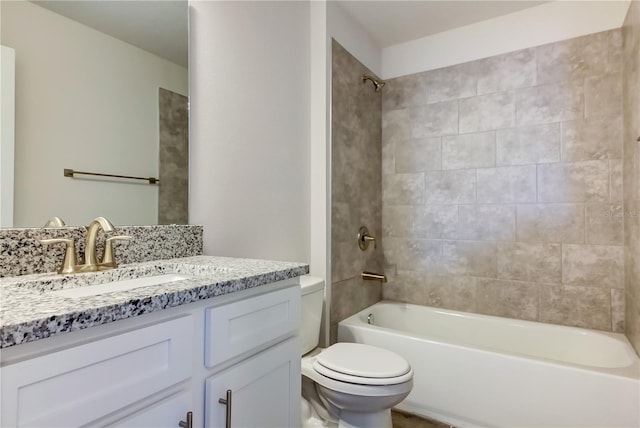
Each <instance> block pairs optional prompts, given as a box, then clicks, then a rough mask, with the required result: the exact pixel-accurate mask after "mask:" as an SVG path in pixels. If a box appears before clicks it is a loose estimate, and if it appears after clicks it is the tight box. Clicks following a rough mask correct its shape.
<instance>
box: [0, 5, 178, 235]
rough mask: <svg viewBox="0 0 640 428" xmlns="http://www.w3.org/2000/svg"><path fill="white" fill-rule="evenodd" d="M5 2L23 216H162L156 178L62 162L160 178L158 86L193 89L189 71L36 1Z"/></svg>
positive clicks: (119, 219)
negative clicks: (142, 179)
mask: <svg viewBox="0 0 640 428" xmlns="http://www.w3.org/2000/svg"><path fill="white" fill-rule="evenodd" d="M1 7H2V14H1V19H2V25H1V37H2V44H3V45H7V46H10V47H12V48H14V49H15V51H16V129H15V150H16V152H15V190H16V192H15V219H14V220H15V224H16V225H17V226H41V225H42V224H44V222H45V220H46V219H47V218H48V217H51V216H54V215H57V216H60V217H62V218H63V219H64V220H65V221H66V222H67V223H68V224H88V222H89V221H91V219H93V218H94V217H96V216H98V215H103V216H106V217H108V218H109V219H110V220H112V221H113V222H114V223H115V224H155V223H156V222H157V187H156V186H151V185H148V184H127V183H120V182H118V183H114V182H105V181H90V180H86V179H84V180H83V179H70V178H65V177H63V175H62V170H63V169H64V168H73V169H77V170H83V171H95V172H107V173H115V174H125V175H136V176H138V175H139V176H157V174H158V87H159V86H161V87H164V88H166V89H169V90H172V91H175V92H178V93H181V94H185V95H186V94H187V93H188V74H187V70H186V69H185V68H184V67H180V66H178V65H175V64H173V63H171V62H168V61H166V60H164V59H161V58H159V57H157V56H155V55H152V54H150V53H148V52H145V51H143V50H141V49H139V48H136V47H134V46H132V45H129V44H127V43H124V42H122V41H120V40H117V39H114V38H112V37H110V36H107V35H105V34H103V33H100V32H97V31H95V30H93V29H91V28H89V27H86V26H84V25H81V24H79V23H77V22H75V21H72V20H70V19H67V18H64V17H62V16H60V15H57V14H55V13H53V12H50V11H48V10H46V9H44V8H41V7H39V6H36V5H34V4H33V3H30V2H26V1H3V2H1Z"/></svg>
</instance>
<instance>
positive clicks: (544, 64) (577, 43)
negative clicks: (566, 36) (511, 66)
mask: <svg viewBox="0 0 640 428" xmlns="http://www.w3.org/2000/svg"><path fill="white" fill-rule="evenodd" d="M607 48H608V37H607V34H606V33H597V34H590V35H587V36H583V37H577V38H575V39H570V40H564V41H561V42H556V43H550V44H547V45H543V46H540V47H538V48H536V50H537V58H538V83H551V82H560V81H568V80H571V81H581V80H583V79H584V78H585V77H588V76H595V75H599V74H603V73H606V71H607V64H608V49H607Z"/></svg>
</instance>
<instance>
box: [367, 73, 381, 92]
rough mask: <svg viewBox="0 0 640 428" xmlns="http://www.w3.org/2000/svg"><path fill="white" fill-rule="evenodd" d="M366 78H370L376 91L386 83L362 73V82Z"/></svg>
mask: <svg viewBox="0 0 640 428" xmlns="http://www.w3.org/2000/svg"><path fill="white" fill-rule="evenodd" d="M367 80H371V83H373V86H375V87H376V92H380V89H382V87H383V86H384V85H385V84H386V83H385V82H384V81H383V80H378V79H376V78H375V77H372V76H367V75H366V74H363V75H362V83H365V82H366V81H367Z"/></svg>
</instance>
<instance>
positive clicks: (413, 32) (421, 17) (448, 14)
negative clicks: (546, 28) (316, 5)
mask: <svg viewBox="0 0 640 428" xmlns="http://www.w3.org/2000/svg"><path fill="white" fill-rule="evenodd" d="M337 2H338V3H339V4H340V5H341V6H342V7H343V9H344V10H345V11H346V12H347V13H348V14H349V15H350V16H351V17H352V18H353V19H354V20H355V21H356V22H358V23H359V24H360V25H361V26H362V28H364V30H365V31H366V32H367V33H369V35H370V36H371V37H372V38H373V39H374V40H375V41H376V42H377V44H378V46H379V47H381V48H385V47H388V46H392V45H396V44H399V43H403V42H408V41H410V40H415V39H419V38H422V37H425V36H429V35H432V34H436V33H440V32H443V31H447V30H451V29H453V28H457V27H462V26H465V25H469V24H473V23H476V22H480V21H484V20H487V19H491V18H495V17H497V16H502V15H507V14H509V13H512V12H516V11H519V10H522V9H526V8H529V7H533V6H538V5H540V4H542V3H546V2H545V1H525V0H510V1H509V0H502V1H487V0H448V1H438V0H421V1H416V0H414V1H404V0H388V1H369V0H338V1H337Z"/></svg>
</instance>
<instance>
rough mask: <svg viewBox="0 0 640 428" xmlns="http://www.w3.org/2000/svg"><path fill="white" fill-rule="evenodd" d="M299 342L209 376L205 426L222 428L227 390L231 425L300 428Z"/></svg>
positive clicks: (292, 339) (282, 345)
mask: <svg viewBox="0 0 640 428" xmlns="http://www.w3.org/2000/svg"><path fill="white" fill-rule="evenodd" d="M300 382H301V379H300V343H299V339H298V337H297V336H296V337H293V338H291V339H289V340H287V341H286V342H282V343H280V344H278V345H276V346H273V347H271V348H268V349H267V350H265V351H263V352H261V353H259V354H257V355H255V356H253V357H251V358H249V359H247V360H245V361H243V362H241V363H239V364H236V365H235V366H232V367H231V368H229V369H227V370H225V371H223V372H221V373H218V374H217V375H215V376H212V377H210V378H209V379H207V381H206V399H205V426H206V427H225V421H226V418H225V417H226V406H225V405H224V404H220V403H219V402H218V400H219V399H221V398H223V399H224V398H225V397H226V391H227V390H231V426H232V427H234V428H258V427H259V428H285V427H298V426H300Z"/></svg>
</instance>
